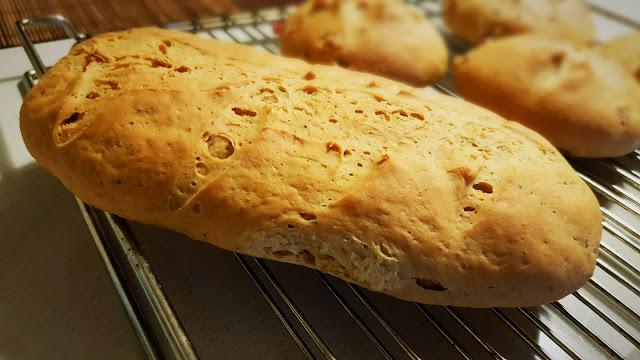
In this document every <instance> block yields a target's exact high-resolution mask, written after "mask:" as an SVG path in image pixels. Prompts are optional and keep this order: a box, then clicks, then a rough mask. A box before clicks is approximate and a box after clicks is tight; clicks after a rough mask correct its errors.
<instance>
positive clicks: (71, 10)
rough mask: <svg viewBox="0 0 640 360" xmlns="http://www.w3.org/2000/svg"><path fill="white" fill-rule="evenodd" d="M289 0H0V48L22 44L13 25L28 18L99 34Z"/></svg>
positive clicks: (43, 31)
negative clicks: (60, 21)
mask: <svg viewBox="0 0 640 360" xmlns="http://www.w3.org/2000/svg"><path fill="white" fill-rule="evenodd" d="M291 2H293V1H287V0H265V1H260V0H103V1H101V0H0V35H1V36H0V48H7V47H13V46H19V45H20V43H19V41H18V38H17V37H16V35H15V30H14V24H15V22H16V21H18V20H20V19H25V18H35V17H41V16H47V15H56V14H60V15H63V16H65V17H66V18H67V19H69V20H70V21H71V22H72V23H73V24H74V25H75V26H76V27H77V28H78V30H80V31H81V32H83V33H90V34H99V33H103V32H106V31H113V30H122V29H127V28H132V27H139V26H148V25H158V24H163V23H172V22H178V21H189V20H192V19H194V18H207V17H210V16H213V15H220V14H229V13H233V12H237V11H243V10H253V9H256V8H259V7H269V6H281V5H283V4H285V3H291ZM64 37H65V34H64V32H62V31H61V30H60V29H57V28H50V27H40V28H34V29H33V30H32V31H30V38H31V39H32V40H33V41H35V42H41V41H48V40H54V39H60V38H64Z"/></svg>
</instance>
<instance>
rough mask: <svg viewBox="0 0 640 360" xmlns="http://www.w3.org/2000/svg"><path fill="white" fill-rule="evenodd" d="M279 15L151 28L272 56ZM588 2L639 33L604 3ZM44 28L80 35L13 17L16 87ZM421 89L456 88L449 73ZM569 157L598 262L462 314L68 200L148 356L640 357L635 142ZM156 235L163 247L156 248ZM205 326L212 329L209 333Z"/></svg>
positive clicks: (435, 5)
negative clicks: (555, 285)
mask: <svg viewBox="0 0 640 360" xmlns="http://www.w3.org/2000/svg"><path fill="white" fill-rule="evenodd" d="M409 2H410V3H411V4H412V5H414V6H415V7H417V8H418V9H419V10H421V11H422V12H423V13H424V14H425V16H427V17H428V18H430V19H431V20H432V21H433V22H434V23H435V24H436V25H437V26H439V27H440V30H442V31H443V33H444V35H445V38H446V39H447V42H448V45H449V47H450V50H451V52H452V53H453V54H454V55H455V54H457V53H462V52H464V51H466V50H467V49H468V46H467V45H466V44H465V43H464V42H462V41H461V40H459V39H457V38H456V37H455V36H452V35H451V34H449V33H448V31H447V29H446V27H444V25H442V21H441V17H440V7H439V2H437V1H419V0H413V1H409ZM291 10H292V8H282V9H267V10H262V11H258V12H254V13H243V14H237V15H233V16H226V17H214V18H208V19H194V20H193V21H191V22H184V23H171V24H163V25H160V26H162V27H166V28H171V29H178V30H183V31H188V32H193V33H196V34H199V35H202V36H205V37H211V38H217V39H221V40H227V41H233V42H238V43H243V44H248V45H252V46H255V47H257V48H260V49H262V50H264V51H267V52H272V53H276V54H279V48H278V36H277V35H276V34H274V32H273V27H272V24H273V23H274V22H278V21H282V20H283V19H284V18H285V17H286V15H287V13H288V12H290V11H291ZM592 10H593V11H594V13H596V14H598V15H599V16H602V17H606V18H607V19H609V20H610V21H615V22H618V23H620V24H623V25H625V26H628V27H631V28H636V29H640V26H639V25H638V24H637V23H635V22H633V21H631V20H628V19H625V18H622V17H619V16H618V15H615V14H614V13H611V12H608V11H606V10H604V9H601V8H597V7H592ZM42 24H48V25H51V24H53V25H54V26H59V27H61V28H62V29H63V30H64V31H65V32H66V33H67V34H68V35H69V37H73V38H75V39H76V40H77V41H82V40H83V39H84V38H86V37H87V36H86V35H83V34H79V33H78V32H77V31H76V30H75V28H74V27H73V25H72V24H70V23H69V22H68V21H66V20H65V19H63V18H61V17H49V18H42V19H32V20H22V21H20V22H18V23H17V25H16V28H17V32H18V35H19V37H20V39H21V41H22V43H23V46H24V48H25V51H26V52H27V54H28V55H29V58H30V60H31V62H32V64H33V66H34V70H32V71H30V72H28V73H27V74H25V76H24V78H23V81H22V83H21V87H22V88H23V91H25V92H26V91H28V90H29V89H30V88H31V87H32V86H33V85H34V83H35V82H36V81H37V78H38V76H39V75H42V74H43V73H44V72H45V71H46V67H45V66H44V65H43V63H42V61H41V60H40V57H39V55H38V52H37V50H36V48H35V47H34V46H33V44H32V43H31V42H30V41H29V38H28V36H27V35H26V32H25V29H26V28H27V27H31V26H38V25H42ZM433 87H434V88H435V89H436V90H438V91H441V92H444V93H447V94H449V95H452V96H457V93H456V90H455V88H454V87H453V83H452V79H451V73H448V74H447V76H446V77H445V78H444V79H443V80H442V81H440V82H439V83H438V84H435V85H434V86H433ZM569 160H570V162H571V164H572V166H574V168H575V169H576V171H577V172H578V173H579V175H580V176H581V177H582V179H584V180H585V182H586V183H587V184H588V185H589V186H590V187H591V189H592V190H593V191H594V193H595V194H596V196H597V198H598V200H599V201H600V205H601V210H602V213H603V216H604V220H603V227H604V233H603V238H602V243H601V250H600V254H599V258H598V260H597V267H596V270H595V273H594V276H593V277H592V278H591V280H589V282H588V283H587V284H586V285H585V286H584V287H583V288H581V289H579V290H578V291H576V292H575V293H573V294H571V295H569V296H567V297H565V298H564V299H561V300H560V301H558V302H555V303H552V304H548V305H543V306H539V307H534V308H518V309H499V308H492V309H465V308H455V307H445V306H428V305H422V304H417V303H410V302H406V301H401V300H397V299H393V298H390V297H387V296H384V295H380V294H376V293H372V292H369V291H367V290H364V289H361V288H359V287H357V286H354V285H352V284H349V283H346V282H344V281H341V280H338V279H336V278H334V277H331V276H327V275H325V274H323V273H321V272H319V271H314V270H310V269H306V268H300V267H296V266H294V265H289V264H283V263H277V262H272V261H268V260H262V259H258V258H253V257H249V256H244V255H239V254H234V253H230V252H226V251H222V250H219V249H215V248H213V247H211V246H209V245H206V244H204V245H202V244H200V243H199V242H193V241H189V240H187V239H182V238H181V236H180V235H177V234H175V233H171V232H168V231H164V230H161V229H157V228H151V227H145V226H144V225H140V224H137V223H132V222H129V221H127V220H125V219H121V218H118V217H116V216H114V215H111V214H108V213H105V212H103V211H101V210H98V209H95V208H92V207H90V206H87V205H85V204H83V203H82V202H80V201H78V203H79V205H80V209H81V211H82V213H83V215H84V217H85V220H86V222H87V226H88V227H89V229H90V231H91V233H92V235H93V238H94V241H95V243H96V246H97V247H98V250H99V252H100V253H101V256H102V258H103V259H104V261H105V264H106V266H107V269H108V270H109V272H110V274H111V276H112V279H113V282H114V285H115V287H116V290H117V291H118V293H119V294H120V297H121V299H122V302H123V305H124V306H125V309H126V310H127V312H128V314H129V317H130V319H131V322H132V325H133V327H134V329H135V330H136V333H137V334H138V336H139V338H140V341H141V344H142V346H143V347H144V349H145V351H146V353H147V355H148V356H149V358H152V359H156V358H167V359H196V358H199V357H202V358H249V357H258V356H260V357H262V358H278V359H285V358H302V359H304V358H306V359H378V358H379V359H429V358H436V359H457V358H460V359H608V358H611V359H640V315H639V314H640V290H639V288H640V270H639V269H640V151H638V150H636V151H634V152H633V153H630V154H628V155H626V156H623V157H619V158H612V159H598V160H590V159H569ZM154 238H164V239H163V241H166V243H167V244H169V245H163V246H167V247H166V248H165V249H164V250H162V246H160V245H158V241H157V240H154ZM176 244H177V245H176ZM173 246H175V247H176V249H182V250H181V251H185V253H186V254H190V255H186V256H192V258H191V260H192V261H186V262H185V263H186V265H184V263H183V264H182V265H180V266H177V265H176V264H177V263H172V266H176V267H175V268H172V267H171V266H169V269H168V270H167V265H166V263H167V262H170V260H168V259H172V258H174V257H179V255H176V253H172V251H174V248H173ZM181 246H182V247H185V246H186V247H189V249H187V250H184V248H180V247H181ZM159 249H160V250H159ZM167 253H169V254H168V255H167ZM194 254H196V255H194ZM200 254H202V255H201V256H200ZM199 261H200V262H201V263H200V262H199ZM212 263H215V265H212ZM203 272H204V273H206V275H204V276H203V275H202V273H203ZM176 273H179V274H181V273H184V276H183V277H180V276H177V277H176V276H175V274H176ZM198 274H200V275H198ZM176 278H177V279H183V280H184V281H186V282H189V284H190V286H185V285H181V284H180V281H176V280H175V279H176ZM212 278H215V280H211V279H212ZM194 279H195V280H194ZM185 287H186V288H188V289H187V290H185ZM202 288H207V289H208V290H207V291H206V292H203V291H202ZM256 294H257V295H256ZM198 298H200V300H201V302H205V303H207V302H209V301H211V303H210V306H209V307H206V308H203V309H197V308H196V309H193V308H189V306H188V305H185V304H199V303H198V301H196V300H194V299H198ZM203 299H204V300H203ZM247 299H249V300H247ZM216 301H218V303H215V302H216ZM209 308H220V309H222V310H221V311H219V312H212V311H210V310H208V309H209ZM194 314H195V315H194ZM212 314H216V315H215V316H214V315H212ZM247 314H248V315H247ZM252 316H256V317H254V318H252ZM262 317H265V318H269V319H271V320H272V321H271V322H269V321H262V320H261V319H262ZM274 319H275V320H274ZM258 320H259V321H258ZM211 324H217V325H220V324H223V325H224V326H222V325H221V326H222V330H220V329H218V330H215V329H214V330H212V329H213V328H212V327H211V326H210V325H211ZM212 334H214V335H215V336H214V335H212ZM265 339H267V340H266V341H265ZM261 342H265V343H261ZM251 349H254V350H251ZM256 349H257V350H256ZM252 351H253V352H252ZM250 354H251V355H250Z"/></svg>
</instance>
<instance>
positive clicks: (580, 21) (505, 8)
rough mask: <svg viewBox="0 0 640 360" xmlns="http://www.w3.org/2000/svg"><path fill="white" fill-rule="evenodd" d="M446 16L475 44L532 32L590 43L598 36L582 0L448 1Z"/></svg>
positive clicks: (450, 25) (452, 28)
mask: <svg viewBox="0 0 640 360" xmlns="http://www.w3.org/2000/svg"><path fill="white" fill-rule="evenodd" d="M442 16H443V18H444V19H445V21H446V23H447V25H448V26H449V28H451V30H452V31H453V32H454V33H455V34H457V35H458V36H460V37H462V38H463V39H465V40H467V41H470V42H472V43H474V44H477V43H480V42H482V41H484V40H486V39H489V38H499V37H504V36H509V35H514V34H521V33H530V32H535V33H546V34H549V35H551V36H554V37H557V38H564V39H567V40H570V41H572V42H574V43H577V44H588V43H590V42H592V41H593V39H594V38H595V35H596V28H595V24H594V22H593V20H592V19H591V15H590V13H589V8H588V7H587V6H586V5H585V4H584V2H583V1H582V0H562V1H558V0H517V1H515V0H444V1H443V4H442Z"/></svg>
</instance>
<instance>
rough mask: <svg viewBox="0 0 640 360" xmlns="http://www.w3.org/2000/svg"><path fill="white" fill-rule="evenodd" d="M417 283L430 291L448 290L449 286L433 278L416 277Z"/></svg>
mask: <svg viewBox="0 0 640 360" xmlns="http://www.w3.org/2000/svg"><path fill="white" fill-rule="evenodd" d="M416 285H418V286H420V287H421V288H423V289H425V290H430V291H447V288H446V287H444V286H442V284H440V283H439V282H438V281H436V280H431V279H420V278H418V279H416Z"/></svg>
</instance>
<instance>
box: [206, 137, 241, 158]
mask: <svg viewBox="0 0 640 360" xmlns="http://www.w3.org/2000/svg"><path fill="white" fill-rule="evenodd" d="M204 141H205V143H206V144H207V150H208V151H209V155H211V156H212V157H214V158H216V159H220V160H224V159H227V158H229V157H230V156H231V155H233V153H234V152H235V145H234V142H233V140H232V139H231V138H230V137H229V136H227V135H224V134H215V135H209V133H205V136H204Z"/></svg>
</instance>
